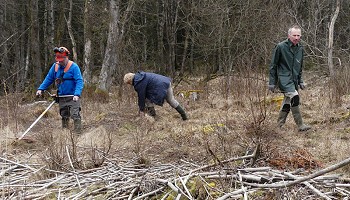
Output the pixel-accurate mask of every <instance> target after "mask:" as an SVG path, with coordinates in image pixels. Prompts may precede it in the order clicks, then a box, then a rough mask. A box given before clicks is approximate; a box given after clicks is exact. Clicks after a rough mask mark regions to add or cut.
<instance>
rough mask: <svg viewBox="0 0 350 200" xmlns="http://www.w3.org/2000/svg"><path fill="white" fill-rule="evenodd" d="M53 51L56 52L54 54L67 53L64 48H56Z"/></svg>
mask: <svg viewBox="0 0 350 200" xmlns="http://www.w3.org/2000/svg"><path fill="white" fill-rule="evenodd" d="M53 51H54V52H60V53H63V52H65V50H64V49H63V48H61V47H55V48H54V49H53Z"/></svg>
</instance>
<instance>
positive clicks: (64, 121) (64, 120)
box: [62, 117, 69, 128]
mask: <svg viewBox="0 0 350 200" xmlns="http://www.w3.org/2000/svg"><path fill="white" fill-rule="evenodd" d="M68 127H69V118H66V117H64V118H62V128H68Z"/></svg>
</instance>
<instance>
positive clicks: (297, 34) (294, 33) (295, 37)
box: [288, 28, 301, 45]
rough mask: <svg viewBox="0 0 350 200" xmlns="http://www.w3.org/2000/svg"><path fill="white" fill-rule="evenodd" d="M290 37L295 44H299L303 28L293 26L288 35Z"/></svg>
mask: <svg viewBox="0 0 350 200" xmlns="http://www.w3.org/2000/svg"><path fill="white" fill-rule="evenodd" d="M288 38H289V40H290V41H292V43H293V44H294V45H296V44H298V43H299V42H300V38H301V30H300V29H295V28H292V30H291V32H290V34H289V35H288Z"/></svg>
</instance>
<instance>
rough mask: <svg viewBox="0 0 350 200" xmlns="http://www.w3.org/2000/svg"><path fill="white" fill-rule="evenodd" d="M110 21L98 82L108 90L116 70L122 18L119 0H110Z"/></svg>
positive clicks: (100, 86)
mask: <svg viewBox="0 0 350 200" xmlns="http://www.w3.org/2000/svg"><path fill="white" fill-rule="evenodd" d="M109 10H110V22H109V30H108V39H107V46H106V51H105V55H104V59H103V63H102V69H101V73H100V77H99V82H98V89H100V90H103V91H107V90H108V89H109V87H110V85H108V80H109V79H111V74H112V73H113V72H114V70H115V67H116V66H115V61H116V58H115V56H116V45H115V44H116V41H117V26H118V21H119V19H120V15H119V0H117V1H115V0H111V1H110V6H109Z"/></svg>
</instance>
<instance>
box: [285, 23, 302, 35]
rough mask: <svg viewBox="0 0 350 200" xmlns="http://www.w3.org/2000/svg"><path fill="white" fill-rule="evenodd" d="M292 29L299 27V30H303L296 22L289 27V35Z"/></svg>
mask: <svg viewBox="0 0 350 200" xmlns="http://www.w3.org/2000/svg"><path fill="white" fill-rule="evenodd" d="M292 29H299V30H301V28H300V26H299V25H296V24H295V25H293V26H292V27H290V28H289V29H288V35H290V33H291V32H292Z"/></svg>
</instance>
